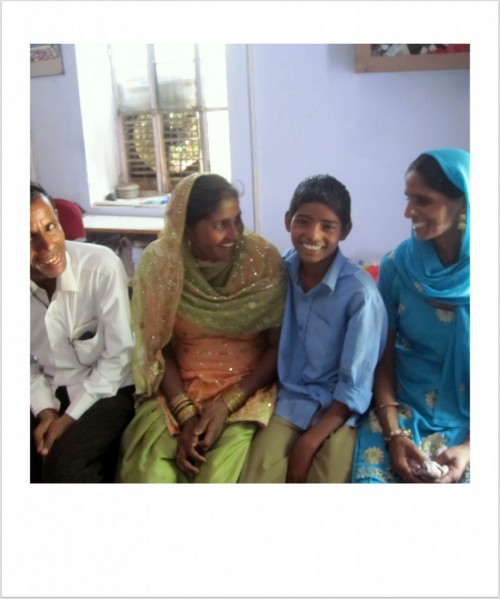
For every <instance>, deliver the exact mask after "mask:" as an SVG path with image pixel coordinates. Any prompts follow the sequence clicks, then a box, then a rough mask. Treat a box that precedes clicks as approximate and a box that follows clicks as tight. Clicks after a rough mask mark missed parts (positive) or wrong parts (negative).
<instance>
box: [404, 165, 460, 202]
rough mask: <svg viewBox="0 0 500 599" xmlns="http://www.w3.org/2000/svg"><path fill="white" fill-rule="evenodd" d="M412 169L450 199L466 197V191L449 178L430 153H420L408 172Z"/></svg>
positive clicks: (432, 187) (430, 185) (431, 186)
mask: <svg viewBox="0 0 500 599" xmlns="http://www.w3.org/2000/svg"><path fill="white" fill-rule="evenodd" d="M411 171H415V172H417V173H418V174H419V175H420V176H421V177H422V179H423V180H424V181H425V183H426V184H427V185H428V186H429V187H430V188H431V189H434V190H435V191H438V192H439V193H442V194H443V195H445V196H446V197H447V198H449V199H450V200H460V199H461V198H463V197H464V192H463V191H462V190H461V189H459V188H458V187H457V186H456V185H455V184H454V183H452V182H451V181H450V180H449V179H448V177H447V176H446V175H445V173H444V171H443V169H442V168H441V165H440V164H439V162H438V161H437V160H436V159H435V158H434V156H431V155H430V154H420V156H418V157H417V158H415V160H414V161H413V162H412V163H411V164H410V166H409V167H408V169H407V170H406V174H408V173H409V172H411Z"/></svg>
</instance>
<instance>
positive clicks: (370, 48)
mask: <svg viewBox="0 0 500 599" xmlns="http://www.w3.org/2000/svg"><path fill="white" fill-rule="evenodd" d="M469 66H470V46H469V44H355V46H354V68H355V71H356V73H375V72H382V71H433V70H437V69H468V68H469Z"/></svg>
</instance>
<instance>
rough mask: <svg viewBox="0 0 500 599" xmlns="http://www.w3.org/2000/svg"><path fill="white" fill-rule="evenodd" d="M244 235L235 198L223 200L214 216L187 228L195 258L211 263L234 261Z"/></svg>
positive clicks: (238, 205) (187, 236) (238, 206)
mask: <svg viewBox="0 0 500 599" xmlns="http://www.w3.org/2000/svg"><path fill="white" fill-rule="evenodd" d="M242 233H243V221H242V219H241V210H240V204H239V202H238V200H237V199H235V198H229V199H224V200H221V201H220V202H219V204H218V205H217V208H216V209H215V210H214V212H212V214H210V215H209V216H208V217H207V218H204V219H202V220H200V221H199V222H198V223H197V224H196V225H195V226H194V227H187V228H186V238H187V239H188V241H189V242H190V244H191V252H192V254H193V256H194V257H195V258H198V259H200V260H208V261H210V262H219V261H224V262H229V261H230V260H232V259H233V258H234V256H235V253H236V243H237V241H238V239H239V238H240V236H241V234H242Z"/></svg>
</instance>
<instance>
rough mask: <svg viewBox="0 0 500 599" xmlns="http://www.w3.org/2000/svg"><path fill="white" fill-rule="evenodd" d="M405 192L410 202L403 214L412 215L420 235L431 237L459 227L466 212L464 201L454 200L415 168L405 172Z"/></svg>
mask: <svg viewBox="0 0 500 599" xmlns="http://www.w3.org/2000/svg"><path fill="white" fill-rule="evenodd" d="M405 195H406V197H407V199H408V204H407V206H406V210H405V213H404V215H405V217H406V218H409V219H411V221H412V223H413V230H414V231H415V235H416V236H417V238H418V239H420V240H421V241H429V240H431V239H437V238H438V237H441V236H442V235H444V234H445V233H448V232H450V231H456V230H457V223H458V220H459V217H460V214H463V213H464V212H465V202H464V201H461V200H451V199H450V198H448V197H447V196H445V195H444V194H442V193H440V192H439V191H436V190H435V189H432V188H431V187H429V186H428V185H427V184H426V183H425V181H424V179H423V178H422V176H421V175H420V174H419V173H417V172H416V171H410V172H409V173H408V174H407V176H406V189H405Z"/></svg>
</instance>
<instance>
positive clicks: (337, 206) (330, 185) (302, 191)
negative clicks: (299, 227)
mask: <svg viewBox="0 0 500 599" xmlns="http://www.w3.org/2000/svg"><path fill="white" fill-rule="evenodd" d="M311 202H319V203H320V204H324V205H325V206H326V207H327V208H329V209H330V210H333V212H335V214H336V215H337V216H338V217H339V218H340V222H341V223H342V226H343V227H345V226H346V225H349V224H351V196H350V194H349V192H348V191H347V188H346V186H345V185H344V184H343V183H341V182H340V181H338V180H337V179H335V177H332V176H331V175H314V176H312V177H307V178H306V179H304V180H303V181H302V182H301V183H299V185H298V186H297V189H296V190H295V191H294V193H293V197H292V200H291V202H290V207H289V208H288V210H289V212H290V214H291V215H292V216H293V215H294V214H295V213H296V212H297V210H298V209H299V206H301V205H302V204H310V203H311Z"/></svg>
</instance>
